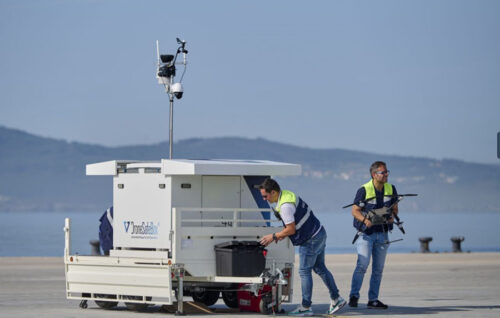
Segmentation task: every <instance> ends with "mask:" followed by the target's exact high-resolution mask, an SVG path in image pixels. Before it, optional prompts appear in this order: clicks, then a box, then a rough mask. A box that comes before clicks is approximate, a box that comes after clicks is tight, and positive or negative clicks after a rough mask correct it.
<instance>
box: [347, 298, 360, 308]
mask: <svg viewBox="0 0 500 318" xmlns="http://www.w3.org/2000/svg"><path fill="white" fill-rule="evenodd" d="M349 307H358V297H354V296H351V297H349Z"/></svg>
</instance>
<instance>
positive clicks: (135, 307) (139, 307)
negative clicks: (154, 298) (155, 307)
mask: <svg viewBox="0 0 500 318" xmlns="http://www.w3.org/2000/svg"><path fill="white" fill-rule="evenodd" d="M123 298H124V299H131V300H142V296H123ZM146 300H151V297H146ZM125 306H126V307H127V309H128V310H132V311H143V310H145V309H146V308H148V306H149V304H141V303H125Z"/></svg>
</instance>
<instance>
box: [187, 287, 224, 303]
mask: <svg viewBox="0 0 500 318" xmlns="http://www.w3.org/2000/svg"><path fill="white" fill-rule="evenodd" d="M191 297H193V300H194V301H197V302H200V303H204V304H205V305H207V306H212V305H214V304H215V303H216V302H217V300H219V291H217V290H205V291H202V292H193V293H192V295H191Z"/></svg>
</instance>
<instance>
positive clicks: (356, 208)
mask: <svg viewBox="0 0 500 318" xmlns="http://www.w3.org/2000/svg"><path fill="white" fill-rule="evenodd" d="M370 174H371V177H372V179H371V180H370V181H368V182H367V183H365V184H364V185H363V186H361V188H359V190H358V192H357V193H356V197H355V198H354V203H353V205H352V216H353V217H354V220H353V225H354V227H355V228H356V229H357V231H358V234H356V236H355V238H354V241H353V243H354V242H355V241H357V242H356V249H357V253H358V260H357V263H356V268H355V270H354V273H353V275H352V283H351V293H350V294H349V306H351V307H357V306H358V300H359V290H360V289H361V285H362V283H363V278H364V275H365V272H366V269H367V268H368V265H369V264H370V258H373V264H372V274H371V278H370V289H369V290H368V305H367V307H368V308H373V309H387V308H388V306H387V305H385V304H384V303H382V302H381V301H380V300H379V299H378V296H379V290H380V283H381V281H382V272H383V270H384V264H385V257H386V255H387V249H388V248H389V243H390V242H389V239H388V233H387V232H388V231H391V230H392V228H393V223H394V217H396V218H397V214H398V204H397V202H399V201H398V194H397V192H396V187H394V186H393V185H391V184H389V183H387V179H388V177H389V170H387V165H386V164H385V162H383V161H376V162H374V163H373V164H372V165H371V167H370ZM374 211H375V212H374ZM370 215H373V216H374V218H371V217H370ZM377 215H382V217H378V218H377ZM367 216H368V217H367ZM380 219H383V220H384V221H383V222H380ZM375 220H377V221H375ZM397 224H398V226H399V227H400V229H401V231H403V233H404V230H403V229H402V226H400V223H397ZM358 236H359V237H358ZM358 238H359V239H358Z"/></svg>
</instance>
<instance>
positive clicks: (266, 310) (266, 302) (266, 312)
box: [259, 296, 271, 315]
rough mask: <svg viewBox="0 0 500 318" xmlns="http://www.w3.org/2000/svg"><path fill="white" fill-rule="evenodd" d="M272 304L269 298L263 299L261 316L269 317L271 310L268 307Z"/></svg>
mask: <svg viewBox="0 0 500 318" xmlns="http://www.w3.org/2000/svg"><path fill="white" fill-rule="evenodd" d="M270 302H271V300H270V299H268V297H266V296H264V297H262V299H261V300H260V302H259V310H260V313H261V314H263V315H269V314H270V313H271V308H269V307H267V305H269V303H270Z"/></svg>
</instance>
